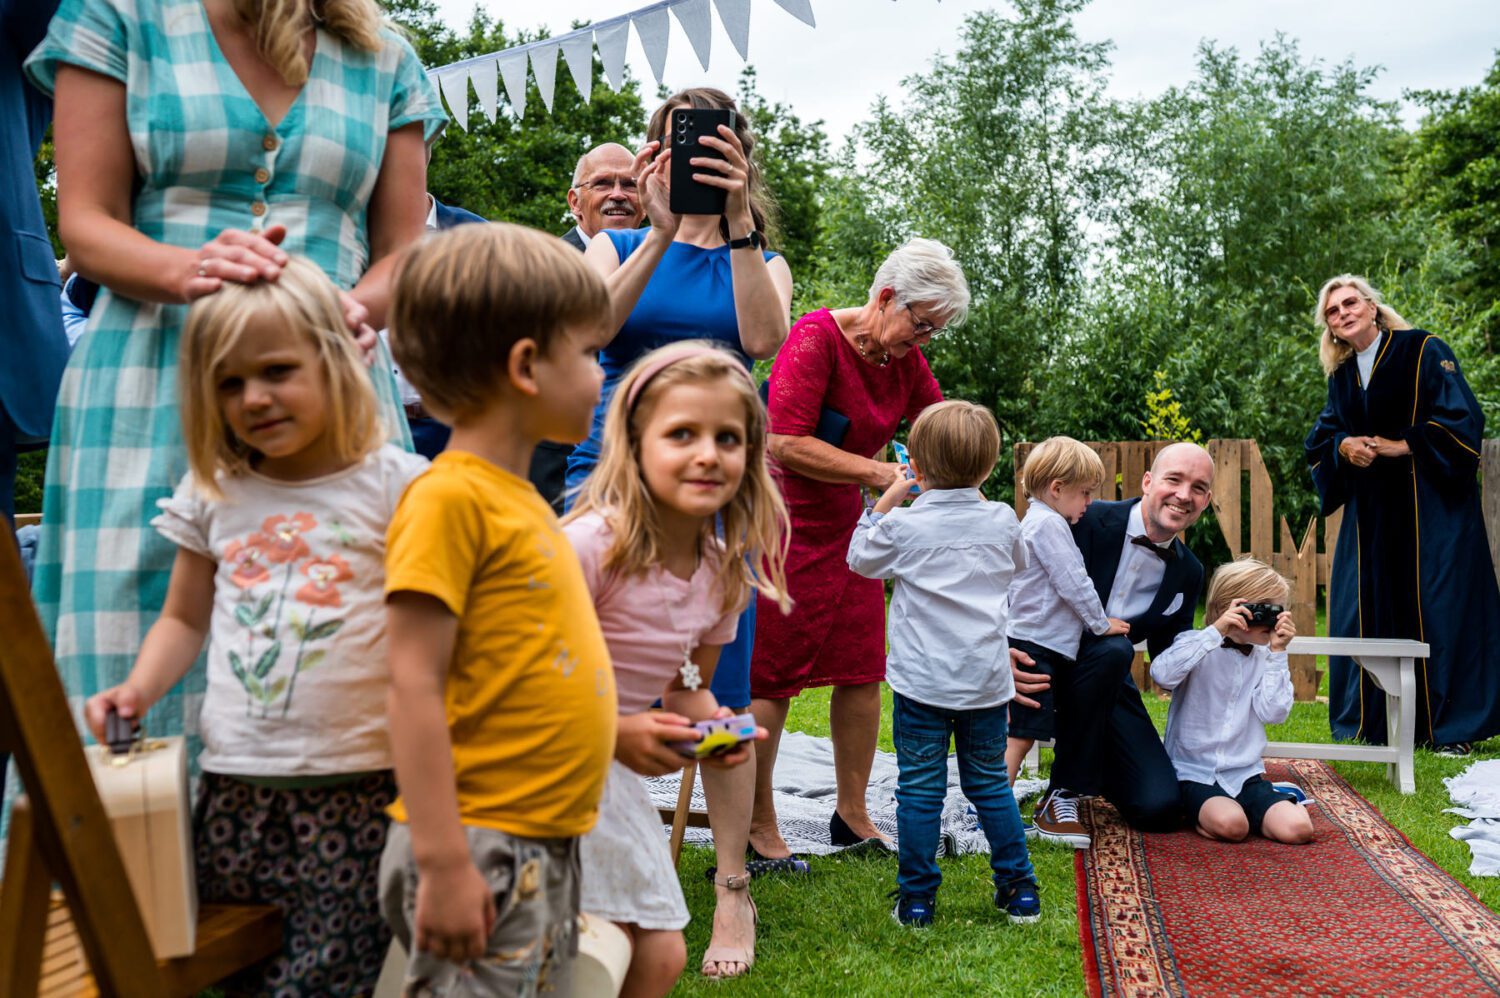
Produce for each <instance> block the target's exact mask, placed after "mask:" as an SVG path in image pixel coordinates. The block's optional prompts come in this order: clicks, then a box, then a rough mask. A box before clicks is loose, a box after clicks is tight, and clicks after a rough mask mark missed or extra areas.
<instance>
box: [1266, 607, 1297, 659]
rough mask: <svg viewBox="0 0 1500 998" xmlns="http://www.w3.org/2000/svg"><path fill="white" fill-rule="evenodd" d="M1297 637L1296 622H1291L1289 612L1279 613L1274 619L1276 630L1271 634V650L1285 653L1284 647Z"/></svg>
mask: <svg viewBox="0 0 1500 998" xmlns="http://www.w3.org/2000/svg"><path fill="white" fill-rule="evenodd" d="M1296 636H1297V622H1296V621H1294V620H1292V614H1291V611H1289V610H1283V611H1281V616H1279V617H1277V618H1276V629H1275V630H1273V631H1272V632H1271V650H1272V651H1286V646H1287V645H1289V644H1291V643H1292V639H1293V638H1295V637H1296Z"/></svg>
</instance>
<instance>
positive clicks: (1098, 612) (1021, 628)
mask: <svg viewBox="0 0 1500 998" xmlns="http://www.w3.org/2000/svg"><path fill="white" fill-rule="evenodd" d="M1103 483H1104V462H1102V461H1100V460H1099V455H1098V454H1095V453H1094V452H1093V451H1092V450H1090V449H1089V448H1088V446H1087V445H1085V444H1082V443H1079V442H1078V441H1077V440H1074V439H1073V438H1072V437H1050V438H1048V439H1047V440H1043V441H1042V442H1041V443H1039V444H1037V445H1036V448H1035V449H1033V450H1032V452H1031V453H1030V455H1028V456H1027V458H1026V464H1025V466H1024V467H1023V468H1022V469H1021V488H1022V489H1023V490H1024V491H1025V494H1026V498H1027V499H1028V500H1030V505H1029V506H1028V507H1027V508H1026V517H1025V518H1024V519H1023V520H1022V521H1021V537H1022V538H1023V539H1024V540H1025V541H1026V567H1025V568H1023V569H1022V570H1021V571H1019V572H1017V573H1016V576H1015V578H1013V579H1011V582H1010V623H1009V624H1008V625H1007V628H1006V635H1007V636H1008V637H1009V638H1010V644H1011V647H1013V648H1019V649H1020V650H1021V651H1024V652H1025V653H1026V654H1027V655H1030V656H1031V659H1032V661H1034V662H1035V663H1036V665H1035V666H1034V667H1033V668H1032V669H1031V671H1032V672H1039V673H1042V674H1044V675H1046V676H1047V677H1048V678H1049V679H1051V680H1053V682H1054V684H1055V682H1056V679H1057V677H1058V676H1059V675H1060V674H1062V673H1064V672H1067V671H1069V670H1071V669H1072V668H1073V667H1074V665H1076V664H1077V663H1076V659H1077V658H1078V642H1079V639H1080V638H1081V637H1082V635H1083V629H1084V628H1085V627H1087V628H1088V629H1089V633H1090V634H1098V635H1109V634H1127V633H1129V631H1130V625H1129V624H1127V623H1125V621H1123V620H1119V619H1116V618H1114V617H1107V616H1105V614H1104V604H1103V603H1102V602H1100V599H1099V592H1098V590H1096V589H1095V588H1094V582H1093V580H1092V579H1090V578H1089V573H1088V569H1087V568H1085V567H1084V564H1083V553H1082V552H1080V551H1079V550H1078V545H1077V544H1076V543H1074V541H1073V532H1072V531H1071V530H1070V529H1069V525H1070V524H1074V523H1077V522H1078V520H1079V518H1080V517H1082V516H1083V512H1084V510H1086V509H1088V508H1089V503H1090V502H1092V501H1093V498H1094V493H1095V492H1096V491H1097V490H1098V489H1099V487H1100V486H1101V485H1102V484H1103ZM1032 698H1033V699H1035V700H1036V701H1037V706H1035V707H1027V706H1025V705H1024V704H1020V703H1013V704H1011V706H1010V739H1009V741H1008V742H1007V743H1006V748H1005V765H1006V769H1007V771H1008V772H1009V774H1010V780H1011V782H1012V783H1014V782H1015V780H1016V773H1017V772H1018V771H1019V770H1020V768H1021V760H1022V759H1024V758H1026V753H1027V752H1030V751H1031V746H1032V745H1033V744H1034V743H1035V742H1036V740H1037V739H1039V738H1040V739H1042V740H1043V741H1051V740H1052V738H1053V736H1054V734H1055V732H1056V726H1057V709H1056V706H1055V704H1054V701H1053V697H1052V687H1051V686H1048V687H1047V688H1046V689H1044V690H1041V691H1038V692H1036V693H1033V694H1032ZM1044 824H1045V822H1043V824H1039V825H1038V826H1037V827H1038V830H1039V831H1040V830H1042V828H1043V825H1044ZM1069 830H1071V831H1073V832H1074V834H1072V835H1069V834H1068V831H1069ZM1080 830H1081V826H1076V827H1075V826H1074V825H1072V824H1070V825H1068V826H1067V830H1064V831H1063V832H1061V833H1059V834H1057V835H1055V836H1052V837H1055V838H1056V839H1057V841H1061V842H1063V843H1065V844H1067V845H1073V846H1078V847H1082V848H1087V847H1088V844H1089V841H1088V838H1087V836H1086V833H1085V835H1084V837H1083V841H1082V842H1078V841H1075V840H1076V839H1077V838H1078V834H1077V832H1078V831H1080ZM1049 831H1050V829H1049Z"/></svg>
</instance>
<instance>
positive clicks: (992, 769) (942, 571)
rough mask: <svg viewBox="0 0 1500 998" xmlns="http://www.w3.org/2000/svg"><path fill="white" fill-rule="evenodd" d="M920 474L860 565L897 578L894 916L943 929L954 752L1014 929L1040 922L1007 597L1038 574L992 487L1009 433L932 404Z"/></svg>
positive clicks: (863, 542) (852, 552) (920, 449)
mask: <svg viewBox="0 0 1500 998" xmlns="http://www.w3.org/2000/svg"><path fill="white" fill-rule="evenodd" d="M908 445H909V446H910V448H911V464H910V470H911V472H912V473H913V474H914V475H915V477H916V484H917V485H918V486H919V487H920V488H921V494H920V495H919V496H917V498H916V499H915V501H914V502H913V503H912V505H911V508H909V509H897V508H896V507H898V506H900V505H901V503H902V502H904V501H905V500H906V499H908V498H910V494H911V484H912V483H911V480H910V479H902V480H900V481H898V482H896V483H895V484H893V485H892V486H891V487H890V488H889V489H887V490H886V493H885V495H883V496H881V497H880V501H879V502H877V503H876V504H875V508H874V509H873V510H869V511H866V513H865V514H864V516H863V517H861V518H860V521H859V523H858V524H857V525H856V526H855V528H854V536H853V537H852V538H850V541H849V558H848V560H849V568H850V569H851V570H853V571H855V572H858V573H859V574H860V575H863V576H866V577H867V578H872V579H895V580H896V585H895V593H894V595H893V596H892V598H891V605H890V612H889V623H888V631H889V641H890V652H889V654H888V655H887V661H886V682H887V683H889V684H890V687H891V691H892V696H893V699H894V700H895V716H894V720H893V723H892V732H891V733H892V738H893V740H894V741H895V744H896V762H897V765H898V767H899V769H900V780H899V783H898V784H897V789H896V825H897V829H898V853H899V857H900V870H899V874H898V876H897V890H896V892H895V893H896V895H897V896H898V900H897V902H896V908H895V910H894V911H893V912H892V915H893V917H894V918H895V919H896V920H897V921H898V922H900V923H901V924H903V925H909V926H914V927H922V926H926V925H930V924H931V923H932V917H933V911H934V909H935V906H936V896H937V889H938V886H939V885H940V884H941V883H942V874H941V873H940V871H939V870H938V865H937V849H938V837H939V832H940V823H941V818H942V810H943V798H944V796H945V795H946V792H947V788H948V741H949V738H950V737H951V738H952V739H953V740H954V742H955V745H956V747H957V751H958V773H959V783H960V785H961V786H962V787H963V792H964V795H965V796H966V797H968V799H969V802H970V803H971V804H973V805H974V810H975V811H976V812H977V814H978V815H979V823H980V825H981V827H983V829H984V834H985V838H987V839H988V840H989V843H990V868H991V870H992V871H993V875H994V882H995V906H996V907H997V908H1000V909H1001V910H1002V911H1004V912H1005V913H1006V914H1007V915H1008V916H1009V918H1010V920H1011V921H1012V922H1034V921H1036V920H1037V919H1039V918H1040V917H1041V911H1042V905H1041V899H1040V898H1039V897H1038V896H1037V888H1036V876H1035V874H1034V872H1033V871H1032V868H1031V858H1030V856H1028V855H1027V852H1026V835H1025V832H1024V831H1023V829H1022V825H1021V812H1020V811H1019V810H1018V809H1017V807H1016V799H1015V797H1014V796H1012V794H1011V789H1010V780H1009V779H1008V778H1007V776H1006V773H1005V724H1006V704H1007V703H1008V702H1009V701H1010V699H1011V697H1012V696H1014V695H1015V686H1014V683H1013V681H1012V679H1011V673H1010V654H1009V649H1008V646H1007V644H1006V641H1005V617H1006V612H1007V608H1006V600H1005V599H1004V598H1003V597H1001V596H1000V595H999V594H1002V593H1004V592H1005V591H1006V589H1007V587H1008V586H1009V584H1010V579H1011V575H1012V574H1013V573H1014V572H1015V570H1016V568H1018V567H1021V566H1024V565H1025V563H1026V547H1025V545H1024V544H1023V543H1022V541H1021V530H1020V524H1019V523H1018V522H1017V521H1016V514H1015V511H1013V510H1012V509H1011V508H1010V507H1009V506H1007V505H1005V504H1004V503H998V502H989V501H987V500H986V499H985V498H984V496H983V495H981V494H980V492H979V486H980V485H981V484H983V482H984V481H985V479H987V478H988V477H989V475H990V472H991V471H992V470H993V469H994V467H995V461H996V459H997V458H998V457H999V452H1000V430H999V428H998V427H997V426H996V424H995V417H994V416H993V415H992V414H991V413H990V412H989V410H987V409H984V408H982V407H980V406H977V405H974V404H973V403H971V402H960V401H948V402H939V403H938V404H936V405H933V406H930V407H929V408H928V409H926V410H925V411H924V412H923V413H922V415H921V416H919V417H917V421H916V422H915V423H914V424H913V425H912V428H911V436H910V439H909V440H908Z"/></svg>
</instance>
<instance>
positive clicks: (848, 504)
mask: <svg viewBox="0 0 1500 998" xmlns="http://www.w3.org/2000/svg"><path fill="white" fill-rule="evenodd" d="M968 307H969V286H968V283H967V281H965V279H964V274H963V271H962V270H961V269H960V268H959V266H958V264H957V263H956V262H955V261H954V259H953V255H952V253H951V252H950V251H949V250H948V248H947V247H946V246H944V245H943V244H942V243H938V242H934V241H933V240H930V239H913V240H911V241H910V242H908V243H907V244H906V245H904V246H902V247H901V248H900V249H898V250H896V251H895V252H893V253H892V254H891V255H890V256H889V257H887V258H886V260H885V262H884V263H882V264H881V265H880V268H879V270H878V271H877V272H876V274H875V281H874V283H873V285H872V286H871V288H870V298H869V300H868V301H867V302H865V303H864V304H863V305H860V306H857V307H854V308H840V309H832V310H830V309H826V308H825V309H819V310H818V311H816V312H809V313H808V314H807V315H804V316H803V317H802V318H801V319H799V320H798V321H797V324H796V325H795V326H793V327H792V331H791V335H790V336H789V337H788V338H787V341H786V345H785V346H783V347H782V348H781V352H780V353H779V354H777V356H776V362H775V364H774V365H773V366H772V368H771V379H770V394H769V400H768V401H769V406H770V412H771V426H770V429H771V437H770V450H771V454H772V456H773V457H774V458H775V460H776V463H777V467H776V469H775V471H776V473H777V477H778V480H779V482H780V484H781V488H782V492H783V494H784V495H785V497H786V503H787V508H788V510H789V511H790V512H791V516H792V546H791V552H790V554H789V556H788V558H787V566H786V567H787V583H788V586H789V588H790V590H791V596H792V599H793V600H794V601H795V603H796V606H795V608H794V609H793V611H792V613H791V614H790V615H787V616H783V615H782V614H781V612H780V611H779V609H778V608H777V607H775V606H771V605H768V606H765V607H762V608H760V610H761V612H759V613H758V614H757V618H758V619H757V624H756V632H755V653H754V657H753V658H752V659H751V664H750V690H751V694H752V696H753V698H754V699H753V700H752V703H751V710H752V711H753V712H754V714H755V716H756V718H757V720H759V722H760V723H761V724H762V725H763V726H765V727H766V728H767V729H768V730H769V731H770V733H771V737H770V738H769V739H767V740H766V741H763V742H758V743H757V745H756V748H757V751H758V758H757V766H758V770H757V780H756V796H755V810H754V815H753V817H752V820H751V826H750V842H751V846H752V848H754V849H755V850H756V852H757V853H759V854H760V855H761V856H763V857H766V858H771V859H775V858H781V857H784V856H787V855H788V854H789V850H788V849H787V846H786V843H785V841H784V840H783V839H782V837H781V833H780V831H779V829H778V827H777V823H776V808H775V804H774V802H773V799H772V793H771V787H772V781H771V777H772V772H773V769H774V766H775V762H776V749H777V746H778V744H779V742H780V738H781V732H782V729H783V728H784V727H785V725H786V716H787V708H788V706H789V705H790V704H791V699H792V697H794V696H796V695H797V694H798V693H800V692H802V690H804V689H806V688H807V687H810V686H832V687H833V688H834V689H833V701H832V707H831V711H830V721H831V727H832V735H833V755H834V769H835V772H836V776H837V780H838V804H837V807H836V809H835V811H834V814H833V818H832V820H831V822H830V826H829V832H830V837H831V838H832V840H833V843H834V844H835V845H853V844H854V843H856V842H860V841H862V840H865V839H869V838H884V836H883V835H881V834H880V832H878V831H877V830H876V828H875V826H874V824H872V823H871V821H870V816H869V813H868V811H867V810H866V808H865V788H866V785H867V784H868V783H869V779H870V767H871V765H872V763H873V762H874V758H875V741H876V735H877V732H878V730H879V727H880V682H881V680H883V679H884V678H885V591H884V584H883V583H881V582H879V581H876V580H874V579H866V578H862V577H860V576H858V575H855V574H854V573H853V572H851V571H849V569H848V567H847V565H846V564H845V555H846V552H847V551H848V548H849V537H850V535H851V534H852V533H853V531H854V525H855V522H856V521H857V520H858V519H859V515H860V512H861V511H862V510H863V508H864V501H863V490H864V489H866V488H869V489H873V490H874V491H875V494H876V495H878V494H879V493H881V492H883V491H884V490H885V489H887V488H888V487H889V486H890V485H891V484H892V482H894V481H895V476H897V475H899V474H901V469H900V466H899V465H897V464H894V463H890V462H886V461H880V460H877V459H876V458H877V456H879V455H880V454H881V451H882V450H883V449H884V448H885V446H886V444H888V443H890V441H891V437H892V435H893V434H894V433H895V432H896V427H897V425H898V424H899V423H900V422H901V420H902V419H906V420H908V421H910V420H914V419H916V418H917V415H918V413H920V412H921V411H922V410H923V409H925V408H927V406H929V405H931V404H933V403H934V402H939V401H941V400H942V398H943V395H942V391H941V390H940V389H939V388H938V384H937V381H936V379H934V378H933V376H932V372H931V370H929V369H928V367H927V360H926V358H924V357H923V356H922V351H921V349H920V348H921V347H922V346H923V345H925V344H926V343H928V342H929V341H931V339H932V338H933V337H934V336H937V335H938V334H939V333H941V332H942V331H943V330H944V329H945V328H947V327H948V326H949V325H951V324H954V323H957V322H960V321H962V319H963V317H964V314H965V313H966V312H967V310H968Z"/></svg>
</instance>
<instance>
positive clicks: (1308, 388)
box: [1068, 36, 1424, 515]
mask: <svg viewBox="0 0 1500 998" xmlns="http://www.w3.org/2000/svg"><path fill="white" fill-rule="evenodd" d="M1375 75H1376V71H1375V70H1374V69H1371V68H1360V67H1357V66H1355V65H1353V64H1352V63H1344V64H1342V65H1338V66H1332V67H1328V66H1324V65H1322V64H1320V63H1318V62H1316V61H1308V60H1305V59H1304V58H1303V57H1302V56H1301V54H1300V53H1299V51H1298V49H1297V45H1296V43H1295V42H1293V41H1291V40H1288V39H1286V38H1284V37H1280V36H1278V37H1277V38H1275V39H1273V40H1272V41H1270V42H1268V43H1265V44H1263V45H1262V46H1261V48H1260V51H1259V52H1258V54H1257V55H1256V56H1255V57H1254V58H1244V57H1242V56H1240V54H1239V53H1238V52H1236V51H1235V50H1233V49H1221V48H1218V47H1216V46H1215V45H1213V44H1212V43H1206V44H1204V45H1203V46H1202V48H1201V49H1200V51H1199V59H1198V70H1197V75H1196V77H1195V78H1194V79H1193V80H1192V81H1190V82H1189V83H1187V84H1185V85H1184V86H1182V87H1176V88H1172V89H1170V90H1168V91H1167V92H1166V93H1164V94H1162V95H1161V96H1160V97H1158V98H1155V99H1153V100H1148V101H1143V102H1139V103H1137V104H1135V105H1133V106H1132V107H1131V108H1130V109H1129V110H1128V113H1127V114H1126V115H1125V116H1124V117H1123V118H1122V119H1121V121H1120V123H1119V130H1118V133H1117V142H1116V146H1115V155H1116V157H1117V163H1118V164H1119V167H1120V169H1121V170H1122V171H1124V172H1125V173H1126V174H1128V175H1129V176H1130V177H1131V178H1132V180H1131V183H1129V184H1126V185H1123V186H1122V187H1121V188H1120V189H1121V191H1122V192H1123V193H1124V196H1123V197H1122V198H1121V199H1120V200H1119V201H1118V203H1117V204H1116V205H1115V206H1114V208H1113V216H1112V226H1111V229H1112V234H1111V236H1110V238H1109V239H1108V241H1107V243H1106V251H1107V255H1108V259H1109V263H1108V265H1107V266H1105V267H1103V268H1102V269H1101V276H1100V279H1099V280H1098V281H1096V282H1095V283H1094V285H1093V287H1092V288H1091V294H1090V308H1089V313H1090V314H1089V316H1088V318H1087V319H1086V320H1085V321H1084V322H1083V323H1082V324H1081V326H1080V329H1081V332H1082V335H1081V336H1079V337H1078V338H1076V339H1075V340H1074V341H1073V343H1072V346H1073V347H1074V354H1075V356H1076V357H1078V358H1080V359H1079V360H1078V361H1077V362H1076V363H1074V364H1073V365H1072V368H1073V369H1072V371H1071V377H1072V378H1073V379H1074V380H1073V383H1074V384H1077V385H1079V386H1080V392H1079V394H1080V395H1081V396H1082V398H1080V399H1076V400H1072V401H1070V402H1069V404H1068V408H1070V409H1072V410H1073V411H1074V412H1075V413H1076V411H1077V409H1078V408H1079V407H1082V408H1084V409H1097V407H1098V406H1097V404H1096V403H1097V401H1098V400H1095V399H1093V398H1091V397H1090V396H1092V394H1093V389H1092V388H1091V387H1089V386H1091V385H1093V384H1096V383H1099V382H1102V383H1104V384H1106V385H1113V386H1117V388H1116V390H1115V391H1114V392H1113V394H1112V398H1111V401H1114V400H1118V399H1121V398H1122V397H1123V396H1124V394H1125V393H1124V391H1123V386H1122V385H1121V383H1120V379H1121V378H1122V377H1123V379H1124V381H1125V382H1126V383H1128V384H1133V385H1136V386H1138V387H1137V388H1136V392H1135V398H1136V399H1139V398H1140V397H1141V395H1140V392H1141V391H1142V390H1144V389H1145V388H1146V387H1147V386H1149V385H1150V383H1151V378H1152V376H1153V372H1155V371H1156V370H1157V369H1158V368H1160V369H1162V370H1163V371H1165V373H1166V376H1167V379H1168V382H1169V383H1170V384H1171V385H1173V387H1174V389H1175V391H1176V397H1177V399H1178V400H1179V401H1180V402H1181V404H1182V407H1183V411H1184V412H1185V413H1187V414H1188V415H1189V417H1190V418H1191V419H1192V422H1193V424H1194V425H1195V426H1197V427H1198V428H1199V429H1201V430H1202V432H1203V433H1204V435H1205V436H1208V437H1239V436H1244V437H1255V438H1256V439H1258V440H1259V441H1260V443H1261V450H1262V453H1263V454H1264V455H1265V457H1266V460H1267V464H1268V466H1269V468H1270V470H1271V473H1272V477H1273V479H1274V480H1275V481H1276V483H1277V486H1278V495H1279V496H1281V497H1283V501H1284V503H1285V506H1284V507H1283V508H1284V509H1285V511H1286V512H1288V513H1292V514H1294V515H1296V514H1306V513H1309V512H1311V508H1312V503H1311V495H1310V489H1309V487H1308V482H1307V476H1306V472H1305V468H1304V461H1303V457H1302V439H1303V437H1304V436H1305V434H1306V432H1307V429H1308V427H1309V426H1310V425H1311V423H1312V421H1313V418H1314V417H1315V415H1316V414H1317V412H1318V410H1319V409H1320V408H1321V406H1322V404H1323V399H1324V380H1323V376H1322V373H1321V370H1320V368H1319V367H1318V363H1317V349H1316V339H1315V337H1314V334H1313V322H1312V316H1311V311H1312V305H1313V302H1314V296H1315V294H1316V290H1317V288H1318V286H1319V285H1320V284H1321V283H1322V281H1323V280H1324V279H1326V278H1328V277H1330V276H1332V275H1334V274H1338V273H1343V272H1346V271H1348V272H1354V273H1365V274H1368V275H1370V276H1371V277H1372V278H1373V277H1376V276H1377V275H1379V274H1391V273H1403V272H1406V271H1407V270H1408V269H1409V268H1412V267H1414V266H1416V265H1417V264H1418V262H1419V261H1420V260H1421V258H1422V256H1423V253H1424V242H1423V240H1421V239H1419V238H1417V233H1416V232H1415V231H1414V226H1413V225H1412V221H1411V213H1410V212H1408V211H1406V210H1404V208H1403V204H1402V202H1403V196H1402V185H1401V172H1400V162H1401V153H1402V148H1403V143H1404V141H1405V134H1404V133H1403V132H1402V130H1401V128H1400V124H1399V121H1398V119H1397V114H1396V108H1395V106H1394V105H1393V104H1391V103H1388V102H1383V101H1380V100H1377V99H1375V98H1374V97H1372V96H1371V95H1370V94H1369V92H1368V91H1369V86H1370V84H1371V82H1372V81H1373V80H1374V78H1375ZM1120 338H1124V339H1125V340H1127V341H1128V342H1129V343H1131V344H1132V348H1131V349H1128V350H1121V349H1119V348H1117V347H1115V346H1113V345H1112V344H1113V341H1116V340H1118V339H1120ZM1137 344H1138V345H1139V347H1140V348H1139V349H1135V348H1134V346H1135V345H1137ZM1122 365H1123V366H1122ZM1135 404H1136V405H1139V402H1136V403H1135ZM1137 411H1138V410H1137Z"/></svg>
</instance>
